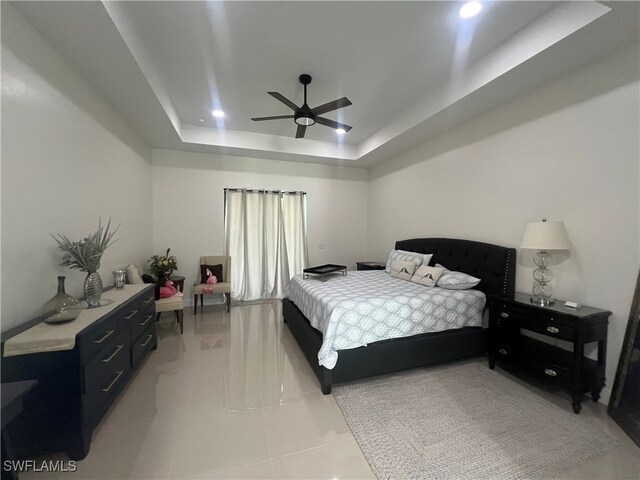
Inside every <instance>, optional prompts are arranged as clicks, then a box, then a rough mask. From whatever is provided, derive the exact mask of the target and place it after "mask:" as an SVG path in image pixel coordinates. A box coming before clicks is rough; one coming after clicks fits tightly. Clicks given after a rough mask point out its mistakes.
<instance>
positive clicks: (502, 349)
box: [498, 348, 507, 355]
mask: <svg viewBox="0 0 640 480" xmlns="http://www.w3.org/2000/svg"><path fill="white" fill-rule="evenodd" d="M498 351H499V352H500V353H501V354H502V355H506V354H507V351H506V350H505V349H504V348H501V349H500V350H498Z"/></svg>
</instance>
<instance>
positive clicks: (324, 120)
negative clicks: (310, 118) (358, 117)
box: [316, 117, 352, 132]
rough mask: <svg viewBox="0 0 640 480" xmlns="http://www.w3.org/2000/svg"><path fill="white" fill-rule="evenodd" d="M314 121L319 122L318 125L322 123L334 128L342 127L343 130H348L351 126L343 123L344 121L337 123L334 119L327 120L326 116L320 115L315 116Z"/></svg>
mask: <svg viewBox="0 0 640 480" xmlns="http://www.w3.org/2000/svg"><path fill="white" fill-rule="evenodd" d="M316 123H319V124H320V125H324V126H326V127H330V128H335V129H338V128H342V129H344V131H345V132H348V131H349V130H351V128H352V127H350V126H349V125H345V124H344V123H339V122H336V121H334V120H329V119H328V118H322V117H317V118H316Z"/></svg>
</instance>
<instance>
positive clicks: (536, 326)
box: [489, 293, 611, 413]
mask: <svg viewBox="0 0 640 480" xmlns="http://www.w3.org/2000/svg"><path fill="white" fill-rule="evenodd" d="M610 315H611V312H608V311H606V310H601V309H598V308H593V307H586V306H580V307H579V308H577V309H573V308H569V307H565V306H564V305H563V302H562V301H559V300H558V301H556V303H555V305H553V306H549V307H540V306H537V305H534V304H532V303H531V302H530V295H527V294H524V293H516V294H515V295H514V298H504V297H489V367H490V368H491V369H493V368H494V366H495V364H496V363H499V364H502V365H504V366H506V367H508V368H510V369H515V370H516V371H517V370H522V371H527V372H528V373H530V374H533V375H534V376H537V377H539V378H543V379H545V380H546V381H548V382H551V383H553V384H555V385H556V386H558V387H560V388H562V389H565V390H568V391H569V392H570V394H571V399H572V405H573V411H574V412H575V413H580V409H581V401H582V396H583V394H584V393H587V392H590V393H591V397H592V399H593V401H594V402H597V401H598V399H599V398H600V391H601V390H602V387H604V384H605V367H606V349H607V325H608V323H609V320H608V319H609V316H610ZM588 344H593V345H594V347H596V348H597V358H595V359H592V358H588V357H587V356H585V346H586V345H588ZM563 345H564V347H565V348H563Z"/></svg>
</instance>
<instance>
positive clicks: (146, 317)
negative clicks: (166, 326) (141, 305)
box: [131, 309, 155, 342]
mask: <svg viewBox="0 0 640 480" xmlns="http://www.w3.org/2000/svg"><path fill="white" fill-rule="evenodd" d="M154 317H155V310H149V309H147V310H146V311H144V312H143V313H142V315H140V316H138V317H136V319H135V321H134V322H132V323H131V341H132V342H135V341H136V340H138V339H139V338H140V336H141V335H142V332H144V331H145V330H146V329H147V328H149V325H151V324H152V323H153V322H155V318H154Z"/></svg>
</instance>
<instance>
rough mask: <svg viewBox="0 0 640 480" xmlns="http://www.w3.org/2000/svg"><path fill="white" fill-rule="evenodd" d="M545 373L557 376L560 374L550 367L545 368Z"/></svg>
mask: <svg viewBox="0 0 640 480" xmlns="http://www.w3.org/2000/svg"><path fill="white" fill-rule="evenodd" d="M544 373H546V374H547V375H549V376H550V377H555V376H556V375H558V374H557V373H556V371H555V370H551V369H550V368H545V369H544Z"/></svg>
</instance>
